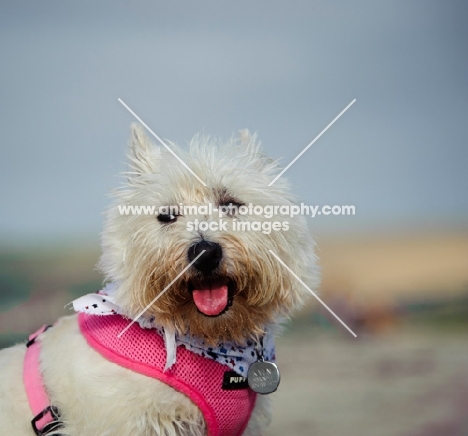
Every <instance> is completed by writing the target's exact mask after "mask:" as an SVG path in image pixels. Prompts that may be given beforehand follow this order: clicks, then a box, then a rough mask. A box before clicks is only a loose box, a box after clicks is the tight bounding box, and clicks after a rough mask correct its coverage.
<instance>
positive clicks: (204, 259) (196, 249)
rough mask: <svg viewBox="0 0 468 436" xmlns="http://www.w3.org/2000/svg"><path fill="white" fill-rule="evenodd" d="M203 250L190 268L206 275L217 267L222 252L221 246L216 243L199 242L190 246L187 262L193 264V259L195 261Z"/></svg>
mask: <svg viewBox="0 0 468 436" xmlns="http://www.w3.org/2000/svg"><path fill="white" fill-rule="evenodd" d="M203 250H205V252H204V253H203V254H202V255H201V256H200V257H199V258H198V259H197V260H196V261H195V263H194V264H193V265H192V266H193V267H194V268H196V269H197V270H198V271H200V272H202V273H205V274H207V273H210V272H211V271H213V270H214V269H215V268H216V267H217V266H218V265H219V262H221V258H222V257H223V250H222V248H221V245H219V244H217V243H216V242H209V241H200V242H198V243H197V244H194V245H192V246H190V248H189V249H188V258H189V262H193V259H195V258H196V257H197V256H198V255H199V254H200V253H201V252H202V251H203Z"/></svg>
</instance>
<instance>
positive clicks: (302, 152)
mask: <svg viewBox="0 0 468 436" xmlns="http://www.w3.org/2000/svg"><path fill="white" fill-rule="evenodd" d="M355 101H356V99H354V100H353V101H352V102H351V103H349V104H348V106H346V107H345V108H344V109H343V110H342V111H341V112H340V113H339V114H338V115H337V116H336V117H335V119H334V120H333V121H332V122H331V123H330V124H329V125H328V126H327V127H325V129H323V130H322V131H321V132H320V133H319V134H318V136H317V137H316V138H315V139H314V140H313V141H312V142H311V143H310V144H309V145H308V146H307V147H306V148H304V150H302V151H301V152H300V153H299V154H298V155H297V156H296V157H295V158H294V159H293V160H292V161H291V163H290V164H289V165H288V166H287V167H286V168H285V169H284V170H283V171H281V172H280V173H279V174H278V175H277V176H276V177H275V178H274V179H273V180H272V181H271V182H270V183H269V184H268V186H271V185H273V183H275V182H276V181H277V180H278V179H279V178H280V177H281V176H282V175H283V174H284V173H285V172H286V171H287V170H288V169H289V167H290V166H291V165H292V164H293V163H294V162H296V161H297V160H298V159H299V158H300V157H301V156H302V155H303V154H304V153H305V152H306V151H307V150H308V149H309V147H311V146H312V145H313V144H314V143H315V141H317V139H319V138H320V137H321V136H322V135H323V134H324V133H325V132H326V131H327V130H328V129H329V128H330V127H331V126H332V125H333V124H334V123H335V121H336V120H337V119H338V118H340V117H341V115H343V114H344V113H345V112H346V111H347V110H348V109H349V108H350V107H351V105H352V104H353V103H354V102H355Z"/></svg>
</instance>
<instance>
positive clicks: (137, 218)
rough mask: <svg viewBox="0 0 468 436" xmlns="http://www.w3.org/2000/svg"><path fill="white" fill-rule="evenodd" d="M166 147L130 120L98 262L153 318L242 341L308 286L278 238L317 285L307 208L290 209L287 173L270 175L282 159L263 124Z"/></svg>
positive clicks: (132, 305)
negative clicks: (271, 149)
mask: <svg viewBox="0 0 468 436" xmlns="http://www.w3.org/2000/svg"><path fill="white" fill-rule="evenodd" d="M170 147H171V150H173V152H174V154H175V155H176V156H177V157H175V156H174V155H173V154H172V153H170V152H169V151H167V150H166V149H164V148H162V149H160V148H158V147H156V146H154V145H153V144H152V143H151V142H150V140H149V139H148V137H147V136H146V135H145V133H144V131H143V129H142V127H140V126H138V125H135V126H133V127H132V137H131V141H130V154H129V159H130V171H129V172H128V173H126V176H127V183H126V184H125V186H124V187H122V189H119V190H117V191H116V193H115V199H116V201H115V203H114V204H113V206H112V207H111V208H110V209H109V211H108V215H107V222H106V226H105V229H104V233H103V254H102V258H101V261H100V266H101V268H102V270H103V271H104V273H105V274H106V279H107V280H109V281H114V282H116V283H118V284H119V287H118V290H117V295H116V298H117V303H118V304H119V305H121V307H123V309H124V311H125V313H126V314H127V315H128V316H129V317H132V318H133V317H135V316H137V314H139V313H140V312H141V311H142V310H143V309H145V308H146V307H148V308H147V310H146V312H145V314H144V317H145V318H152V319H155V320H156V322H157V323H158V324H160V325H162V326H165V327H170V328H172V329H175V330H176V331H177V332H179V333H188V334H192V335H196V336H200V337H202V338H204V339H205V340H206V342H208V343H210V344H215V343H218V342H220V341H231V340H232V341H236V342H238V343H243V342H245V341H246V340H247V339H249V338H254V337H256V336H258V335H261V334H262V333H263V331H264V328H265V326H266V325H268V324H269V323H272V322H274V321H275V320H277V319H278V318H280V317H284V316H288V315H289V314H290V313H291V311H293V310H294V309H297V308H298V307H300V306H301V305H302V303H303V300H304V297H305V295H307V290H305V289H304V287H303V286H302V285H301V284H300V283H299V282H298V280H297V279H296V278H295V277H294V276H292V275H291V274H290V273H289V272H288V271H287V270H286V269H285V268H284V266H282V265H281V264H280V263H279V261H278V260H277V258H276V257H275V256H274V255H273V254H272V253H271V252H270V250H271V251H272V252H273V253H274V254H276V255H277V256H278V257H279V258H280V259H281V260H282V261H283V262H284V263H285V264H286V265H287V266H288V267H289V268H290V269H291V270H292V271H294V272H295V273H296V274H297V275H298V276H300V277H301V279H302V280H303V281H304V282H305V283H307V284H308V285H309V286H312V287H314V286H315V285H316V282H317V269H316V259H315V255H314V243H313V241H312V239H311V237H310V234H309V231H308V229H307V225H306V222H305V219H304V217H302V216H294V217H290V216H288V215H285V214H284V213H283V212H284V211H285V210H287V209H285V207H286V208H287V207H289V206H291V205H293V204H294V203H293V202H294V198H293V197H292V196H291V195H290V193H289V189H288V186H287V183H286V181H285V179H284V178H280V179H278V180H277V181H276V182H275V184H273V185H272V186H268V184H269V183H270V182H271V181H272V180H273V178H274V177H275V176H276V175H277V174H278V173H279V167H278V165H277V163H276V162H275V161H272V160H271V159H269V158H268V157H266V156H265V155H264V154H263V152H262V151H261V148H260V146H259V144H258V143H257V142H256V138H255V136H251V135H250V134H249V133H248V132H247V131H243V132H241V134H240V136H239V138H237V139H231V140H230V141H228V142H227V143H225V144H217V143H216V141H213V140H211V139H210V138H207V137H201V136H196V137H195V138H194V139H193V140H192V141H191V143H190V149H189V151H184V150H182V149H181V148H178V147H176V146H175V145H174V144H170ZM179 159H180V160H179ZM182 162H183V163H182ZM185 165H186V166H187V167H188V168H190V170H192V171H193V172H194V173H195V174H196V175H197V176H198V177H199V178H200V179H201V180H202V182H203V183H202V182H201V181H199V180H197V178H196V177H195V176H194V175H193V174H191V172H190V171H189V170H188V169H187V168H186V166H185ZM131 206H134V207H135V206H136V207H147V209H146V211H145V210H144V209H140V214H139V213H138V210H136V209H134V210H133V211H132V210H131V209H130V208H129V207H131ZM281 207H283V209H281ZM125 208H127V209H126V210H124V209H125ZM152 208H153V210H152ZM216 209H217V210H216ZM190 264H191V265H190ZM189 265H190V266H189ZM187 267H188V268H187ZM184 270H185V271H184ZM156 297H158V298H157V300H156V301H155V302H154V303H152V304H151V302H152V301H153V300H154V299H155V298H156Z"/></svg>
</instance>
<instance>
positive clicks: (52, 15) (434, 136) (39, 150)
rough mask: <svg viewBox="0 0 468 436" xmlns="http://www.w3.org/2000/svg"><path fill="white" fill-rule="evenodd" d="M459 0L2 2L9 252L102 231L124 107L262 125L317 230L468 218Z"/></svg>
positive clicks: (220, 131)
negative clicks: (325, 210) (335, 213)
mask: <svg viewBox="0 0 468 436" xmlns="http://www.w3.org/2000/svg"><path fill="white" fill-rule="evenodd" d="M467 18H468V4H467V3H466V2H463V1H452V0H448V1H443V2H442V1H429V0H420V1H407V0H402V1H355V2H349V1H320V2H319V1H311V0H308V1H290V2H280V1H277V0H268V1H255V2H252V1H245V0H241V1H238V0H236V1H235V2H225V1H219V0H217V1H204V0H198V1H196V2H194V1H193V0H187V1H185V0H182V1H179V0H178V1H177V2H168V1H164V2H162V1H156V0H151V1H149V0H148V1H125V2H116V1H110V0H109V1H100V2H94V1H93V2H91V1H82V2H73V3H72V2H63V1H49V0H41V2H34V1H29V2H24V1H16V2H8V4H6V2H2V3H1V4H0V59H1V63H0V77H1V82H0V83H1V84H0V186H1V190H0V202H1V203H0V204H1V214H0V243H1V242H2V241H3V242H4V243H5V242H9V243H13V244H15V243H24V241H33V240H48V241H54V240H56V239H57V240H59V239H74V238H79V237H83V236H86V237H89V238H90V239H95V238H97V237H98V233H99V231H100V229H101V227H102V219H103V217H102V215H101V212H102V211H103V209H104V208H105V206H106V205H107V204H108V202H109V198H108V192H109V191H110V189H112V188H114V187H116V186H117V185H118V184H119V183H120V181H121V180H120V179H119V177H118V176H117V174H118V173H119V172H121V171H123V170H124V168H125V165H124V163H123V162H124V155H125V150H126V143H127V139H128V135H129V125H130V123H131V122H133V121H134V120H133V118H132V117H131V115H130V114H129V113H128V112H126V110H125V109H124V108H123V107H122V106H121V105H120V104H119V103H118V102H117V98H119V97H120V98H122V99H123V100H124V101H125V102H126V103H128V104H129V105H130V106H131V107H132V108H133V109H134V110H135V111H136V112H137V113H138V114H139V115H140V116H141V117H142V118H143V119H144V120H145V121H146V122H147V123H148V124H149V125H150V127H151V128H153V130H155V131H156V132H157V133H158V134H159V135H160V136H162V137H164V138H169V139H171V140H174V141H176V142H178V143H180V144H185V143H186V142H187V141H188V140H189V139H190V138H191V137H192V136H193V135H194V134H195V133H196V132H199V131H204V132H205V133H209V134H213V135H219V136H222V137H228V136H230V135H231V134H232V133H233V132H234V131H236V130H238V129H242V128H245V127H248V128H249V129H251V130H252V131H258V133H259V137H260V139H261V141H262V143H263V145H264V147H265V149H266V151H267V153H268V154H270V155H271V156H273V157H282V158H283V160H282V162H283V163H284V165H286V164H287V163H289V162H290V161H291V160H292V159H293V158H294V157H295V156H296V155H297V154H298V153H299V152H300V151H301V150H302V149H303V148H304V147H305V146H306V145H307V144H308V143H309V142H310V141H311V140H312V139H313V138H314V137H315V136H316V135H317V134H318V133H319V132H320V131H321V130H322V129H323V128H324V127H325V126H326V125H327V124H328V123H329V122H330V121H331V120H332V119H333V118H334V117H335V116H336V115H337V114H338V113H339V112H340V111H341V110H342V109H343V108H344V107H345V106H346V105H347V104H348V103H349V102H350V101H351V100H352V99H353V98H356V99H357V102H356V103H355V104H354V105H353V106H352V107H351V108H350V109H349V111H348V112H347V113H346V114H345V115H344V116H343V117H342V118H341V119H340V120H339V121H338V122H337V123H336V124H335V125H334V126H333V127H332V128H331V129H330V130H329V131H328V132H327V133H325V135H324V136H323V137H322V138H321V139H320V140H319V141H318V142H317V143H316V144H315V145H314V146H313V147H312V148H311V149H310V150H309V151H308V152H307V153H306V154H305V155H304V156H303V157H302V158H301V159H300V160H299V161H298V162H297V163H296V164H295V165H294V166H293V167H291V169H290V170H289V171H288V172H287V173H286V175H287V177H288V178H289V179H290V181H291V182H292V184H293V186H294V189H295V192H296V193H297V194H299V195H300V197H302V199H303V200H304V201H305V202H307V203H310V204H317V205H323V204H329V205H334V204H354V205H355V206H356V212H357V215H356V216H355V217H352V218H349V217H348V218H337V217H327V218H325V217H322V218H320V219H317V218H316V219H314V220H311V227H312V228H313V229H314V232H315V233H321V232H334V231H339V232H343V231H347V232H354V231H362V230H363V229H391V230H394V229H397V228H406V229H408V228H410V229H411V228H418V229H419V228H451V227H453V226H463V225H465V226H466V225H467V224H468V195H467V192H468V176H467V167H468V147H467V146H468V144H467V136H468V135H467V133H468V127H467V124H468V123H467V121H468V87H467V85H468V49H467V48H468V43H467V41H468V27H467V26H466V20H467Z"/></svg>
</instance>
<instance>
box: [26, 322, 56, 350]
mask: <svg viewBox="0 0 468 436" xmlns="http://www.w3.org/2000/svg"><path fill="white" fill-rule="evenodd" d="M51 327H52V326H51V325H48V326H46V327H45V329H44V330H43V331H42V332H41V333H39V335H42V333H44V332H46V331H47V330H49V329H50V328H51ZM39 335H36V336H34V337H33V338H32V339H30V340H29V341H28V342H26V348H29V347H30V346H31V345H32V344H34V342H36V339H37V337H38V336H39Z"/></svg>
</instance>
